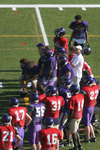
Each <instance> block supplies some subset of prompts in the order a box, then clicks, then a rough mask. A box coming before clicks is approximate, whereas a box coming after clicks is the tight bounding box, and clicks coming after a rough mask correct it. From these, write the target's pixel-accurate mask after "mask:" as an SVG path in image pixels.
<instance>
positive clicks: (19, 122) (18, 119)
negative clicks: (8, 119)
mask: <svg viewBox="0 0 100 150" xmlns="http://www.w3.org/2000/svg"><path fill="white" fill-rule="evenodd" d="M8 112H9V114H10V115H11V116H12V124H13V125H14V126H20V127H24V125H25V119H26V113H27V109H26V107H22V106H18V107H11V108H9V109H8Z"/></svg>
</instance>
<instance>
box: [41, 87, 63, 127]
mask: <svg viewBox="0 0 100 150" xmlns="http://www.w3.org/2000/svg"><path fill="white" fill-rule="evenodd" d="M45 92H46V97H45V99H44V100H43V102H44V103H45V106H46V111H45V118H48V117H52V118H53V120H54V125H55V126H56V127H58V126H59V117H60V113H61V108H62V107H63V106H64V103H65V102H64V99H63V97H62V96H58V95H57V89H56V87H54V86H48V87H47V88H46V91H45Z"/></svg>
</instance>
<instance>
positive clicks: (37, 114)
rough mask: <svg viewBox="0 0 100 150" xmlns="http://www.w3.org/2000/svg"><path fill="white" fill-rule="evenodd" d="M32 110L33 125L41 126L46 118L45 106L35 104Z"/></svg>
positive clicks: (32, 105)
mask: <svg viewBox="0 0 100 150" xmlns="http://www.w3.org/2000/svg"><path fill="white" fill-rule="evenodd" d="M31 110H32V114H31V117H32V123H31V125H33V126H34V125H35V124H41V121H42V119H43V117H44V112H45V105H44V104H43V103H37V104H36V103H34V104H31Z"/></svg>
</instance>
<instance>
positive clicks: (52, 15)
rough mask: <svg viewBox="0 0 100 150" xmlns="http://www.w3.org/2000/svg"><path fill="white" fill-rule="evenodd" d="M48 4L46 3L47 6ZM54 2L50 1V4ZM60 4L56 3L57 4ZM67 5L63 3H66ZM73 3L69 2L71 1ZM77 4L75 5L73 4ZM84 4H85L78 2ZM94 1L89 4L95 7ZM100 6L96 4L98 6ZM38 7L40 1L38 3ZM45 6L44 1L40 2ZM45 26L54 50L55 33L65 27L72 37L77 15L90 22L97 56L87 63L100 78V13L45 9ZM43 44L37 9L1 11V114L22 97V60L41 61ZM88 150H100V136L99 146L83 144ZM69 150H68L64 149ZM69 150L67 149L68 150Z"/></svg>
mask: <svg viewBox="0 0 100 150" xmlns="http://www.w3.org/2000/svg"><path fill="white" fill-rule="evenodd" d="M27 2H29V3H32V2H33V1H29V0H28V1H25V0H23V3H27ZM45 2H46V1H44V3H45ZM49 2H50V3H53V1H48V3H49ZM56 2H57V3H59V2H60V1H55V3H56ZM65 2H66V1H64V0H63V1H62V3H65ZM68 2H69V1H68ZM71 2H73V1H71ZM74 2H77V3H79V2H82V3H83V2H84V1H74ZM92 2H93V1H92V0H91V1H88V3H92ZM96 2H97V3H99V0H98V1H95V3H96ZM0 3H6V1H4V0H3V1H0ZM7 3H20V1H18V0H17V1H14V0H13V1H10V0H9V1H7ZM34 3H36V1H34ZM37 3H41V1H37ZM41 14H42V17H43V22H44V25H45V29H46V32H47V35H48V38H49V42H50V47H53V42H52V39H53V32H54V29H55V28H57V27H59V26H64V27H65V28H66V29H67V34H68V35H70V33H71V31H70V30H69V29H68V25H69V23H70V21H72V19H73V17H74V16H75V15H76V14H82V16H83V18H84V19H85V20H88V22H89V35H91V34H93V35H94V37H92V38H91V37H90V38H89V41H90V45H91V47H92V49H93V53H92V54H91V55H90V56H88V57H87V58H86V59H87V60H88V62H89V64H90V65H91V66H92V68H93V72H94V74H95V75H98V76H99V75H100V69H99V64H100V63H99V62H100V61H99V60H100V57H99V54H100V52H99V47H100V42H99V40H100V36H99V37H97V35H99V33H100V28H99V26H100V20H99V14H100V9H95V8H94V9H87V11H82V10H81V9H64V11H59V10H58V9H47V8H45V9H41ZM41 41H43V39H42V36H41V32H40V29H39V26H38V23H37V19H36V15H35V11H34V9H18V10H17V11H15V12H13V11H12V10H11V9H0V64H1V65H0V81H3V85H4V87H3V88H1V89H0V102H1V103H0V108H1V114H2V113H3V112H6V110H7V108H8V99H9V98H10V97H11V96H18V94H19V93H18V91H19V88H20V87H19V77H20V67H19V60H20V59H21V58H23V57H25V58H29V59H31V60H32V59H33V60H35V61H37V60H38V57H39V56H38V52H37V48H36V43H38V42H41ZM83 147H84V150H90V149H91V147H93V149H94V150H99V147H100V135H99V136H98V139H97V142H96V144H83ZM25 149H30V147H29V145H27V146H25ZM64 149H65V148H64ZM67 149H69V148H66V150H67Z"/></svg>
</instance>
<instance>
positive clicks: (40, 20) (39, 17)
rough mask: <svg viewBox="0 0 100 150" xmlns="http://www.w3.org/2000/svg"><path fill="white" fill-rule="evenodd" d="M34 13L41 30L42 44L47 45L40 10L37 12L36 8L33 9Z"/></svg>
mask: <svg viewBox="0 0 100 150" xmlns="http://www.w3.org/2000/svg"><path fill="white" fill-rule="evenodd" d="M35 11H36V15H37V19H38V23H39V25H40V29H41V32H42V36H43V40H44V43H45V45H49V42H48V38H47V35H46V31H45V28H44V24H43V21H42V17H41V14H40V10H39V8H38V7H35Z"/></svg>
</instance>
